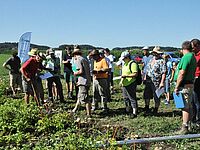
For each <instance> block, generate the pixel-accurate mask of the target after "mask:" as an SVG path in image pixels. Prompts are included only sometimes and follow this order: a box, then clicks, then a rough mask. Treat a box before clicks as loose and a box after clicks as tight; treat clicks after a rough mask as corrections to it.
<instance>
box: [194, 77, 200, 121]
mask: <svg viewBox="0 0 200 150" xmlns="http://www.w3.org/2000/svg"><path fill="white" fill-rule="evenodd" d="M192 104H193V121H200V78H196V79H195V81H194V91H193V101H192Z"/></svg>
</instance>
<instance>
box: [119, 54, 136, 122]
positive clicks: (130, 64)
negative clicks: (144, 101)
mask: <svg viewBox="0 0 200 150" xmlns="http://www.w3.org/2000/svg"><path fill="white" fill-rule="evenodd" d="M130 56H131V55H130V53H129V52H127V51H125V52H122V54H121V57H120V59H121V60H123V61H124V65H123V66H122V76H121V81H120V84H121V85H122V94H123V97H124V101H125V105H126V112H127V113H130V111H132V113H131V117H132V118H135V117H137V107H138V106H137V100H136V87H137V83H136V77H137V75H138V68H137V64H136V63H135V62H134V61H132V60H131V58H130ZM131 109H132V110H131Z"/></svg>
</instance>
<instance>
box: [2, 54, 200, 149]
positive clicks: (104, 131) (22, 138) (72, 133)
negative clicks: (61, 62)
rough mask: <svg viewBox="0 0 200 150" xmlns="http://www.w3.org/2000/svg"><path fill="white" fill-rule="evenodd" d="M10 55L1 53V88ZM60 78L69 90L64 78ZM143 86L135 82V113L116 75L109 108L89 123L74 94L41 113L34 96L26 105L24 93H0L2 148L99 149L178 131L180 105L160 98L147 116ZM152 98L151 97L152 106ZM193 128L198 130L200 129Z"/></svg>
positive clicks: (160, 145) (159, 145)
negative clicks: (154, 110)
mask: <svg viewBox="0 0 200 150" xmlns="http://www.w3.org/2000/svg"><path fill="white" fill-rule="evenodd" d="M8 57H9V56H8V55H2V54H1V57H0V70H1V72H0V78H4V80H1V86H0V88H1V90H3V88H4V87H5V85H6V86H8V83H9V82H8V72H7V71H6V70H5V69H4V68H2V67H1V66H2V63H3V62H4V61H5V60H6V59H7V58H8ZM115 74H118V73H117V72H116V73H115ZM62 83H63V88H64V93H65V96H66V92H65V91H66V90H65V85H64V81H63V80H62ZM2 85H4V86H2ZM143 89H144V86H143V85H140V86H138V87H137V99H138V106H139V114H138V117H137V118H134V119H131V118H130V117H129V115H127V114H126V113H125V110H124V107H125V106H124V101H123V98H122V94H121V89H120V86H119V84H118V81H115V94H113V95H112V101H111V102H109V104H108V107H109V108H110V110H109V113H108V114H107V115H105V114H102V112H101V110H97V111H96V112H95V113H94V114H93V118H92V121H91V122H89V123H88V122H84V121H85V117H86V116H85V111H84V108H83V107H82V108H80V110H79V111H78V112H77V113H76V114H75V116H74V117H70V116H69V113H68V111H69V110H71V109H72V108H73V107H74V105H75V101H74V100H69V99H65V100H66V104H59V103H57V104H56V105H54V106H53V113H52V114H50V115H48V114H46V115H42V116H41V115H40V113H39V110H38V108H37V107H36V104H35V103H34V102H33V103H31V104H30V105H28V106H26V105H25V104H24V101H23V98H22V97H20V98H19V99H13V98H11V97H10V96H9V97H7V96H5V95H3V94H1V95H0V96H1V97H0V104H1V105H0V149H97V148H96V147H95V143H96V141H103V142H106V141H110V142H111V143H114V141H116V140H117V141H118V140H124V139H137V138H146V137H157V136H169V135H174V132H175V131H176V130H177V129H178V128H179V127H180V125H181V111H180V110H178V109H175V106H174V103H173V100H171V104H170V106H166V105H164V103H163V101H162V102H161V106H160V108H159V113H158V115H156V116H153V115H149V116H145V114H144V110H143V108H144V100H143V98H142V95H143ZM45 93H47V91H46V89H45ZM45 97H47V95H45ZM162 99H163V98H162ZM153 104H154V103H153V100H151V107H153ZM43 111H45V110H44V109H43ZM77 119H78V120H79V119H80V121H77ZM75 120H76V121H77V122H76V121H75ZM193 133H198V130H194V131H193ZM199 140H200V139H186V140H169V141H164V142H155V143H150V144H137V145H131V146H123V147H116V146H112V144H111V145H110V146H109V147H107V148H106V149H163V150H166V149H168V150H172V149H177V150H179V149H183V150H184V149H200V141H199Z"/></svg>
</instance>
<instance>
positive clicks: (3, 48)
mask: <svg viewBox="0 0 200 150" xmlns="http://www.w3.org/2000/svg"><path fill="white" fill-rule="evenodd" d="M66 46H68V47H73V46H74V45H72V44H62V45H60V46H58V47H54V48H55V49H62V50H64V48H65V47H66ZM17 47H18V43H17V42H4V43H0V53H1V54H2V53H9V52H11V51H12V50H17ZM80 47H81V49H84V50H91V49H101V48H102V47H95V46H92V45H88V44H84V45H80ZM31 48H38V49H39V50H47V49H48V48H49V46H46V45H37V44H31ZM141 48H142V47H141V46H129V47H115V48H113V49H112V50H131V49H141ZM150 49H153V46H151V47H150ZM161 49H162V50H163V51H177V50H178V49H179V48H176V47H161Z"/></svg>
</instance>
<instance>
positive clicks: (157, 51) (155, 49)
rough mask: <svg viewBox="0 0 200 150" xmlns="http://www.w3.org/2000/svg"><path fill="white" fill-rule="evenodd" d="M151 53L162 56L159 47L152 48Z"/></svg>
mask: <svg viewBox="0 0 200 150" xmlns="http://www.w3.org/2000/svg"><path fill="white" fill-rule="evenodd" d="M151 53H157V54H162V53H163V52H162V51H161V50H160V46H155V47H154V48H153V51H151Z"/></svg>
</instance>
